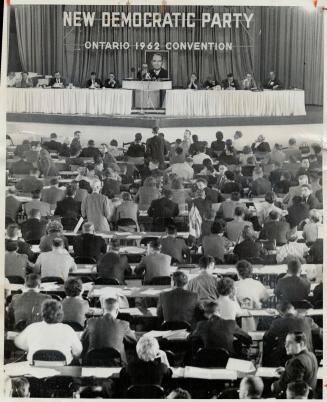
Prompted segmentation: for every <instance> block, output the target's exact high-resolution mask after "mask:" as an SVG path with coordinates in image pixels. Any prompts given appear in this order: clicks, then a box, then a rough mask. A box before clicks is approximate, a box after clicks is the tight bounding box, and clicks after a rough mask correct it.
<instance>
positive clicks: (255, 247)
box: [233, 239, 266, 260]
mask: <svg viewBox="0 0 327 402" xmlns="http://www.w3.org/2000/svg"><path fill="white" fill-rule="evenodd" d="M233 252H234V254H235V255H237V257H238V259H239V260H248V259H250V260H252V259H255V258H263V257H264V255H265V254H266V253H265V251H264V248H263V247H262V245H261V243H260V242H258V241H254V240H251V239H246V240H243V241H242V242H241V243H239V244H237V245H236V246H235V247H234V251H233Z"/></svg>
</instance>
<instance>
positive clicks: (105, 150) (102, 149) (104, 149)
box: [99, 143, 108, 155]
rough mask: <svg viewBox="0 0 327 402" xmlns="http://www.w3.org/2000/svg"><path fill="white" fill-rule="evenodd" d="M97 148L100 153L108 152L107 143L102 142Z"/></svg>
mask: <svg viewBox="0 0 327 402" xmlns="http://www.w3.org/2000/svg"><path fill="white" fill-rule="evenodd" d="M99 150H100V152H101V153H102V155H104V154H106V153H107V152H108V145H107V144H104V143H102V144H100V147H99Z"/></svg>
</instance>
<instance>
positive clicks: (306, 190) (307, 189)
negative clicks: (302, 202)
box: [301, 184, 312, 198]
mask: <svg viewBox="0 0 327 402" xmlns="http://www.w3.org/2000/svg"><path fill="white" fill-rule="evenodd" d="M311 193H312V189H311V186H310V184H302V186H301V195H302V197H305V198H306V197H309V196H310V194H311Z"/></svg>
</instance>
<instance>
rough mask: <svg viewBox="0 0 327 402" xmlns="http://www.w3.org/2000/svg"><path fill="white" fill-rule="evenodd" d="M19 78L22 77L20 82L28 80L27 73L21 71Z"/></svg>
mask: <svg viewBox="0 0 327 402" xmlns="http://www.w3.org/2000/svg"><path fill="white" fill-rule="evenodd" d="M21 76H22V81H26V80H27V78H28V72H27V71H22V73H21Z"/></svg>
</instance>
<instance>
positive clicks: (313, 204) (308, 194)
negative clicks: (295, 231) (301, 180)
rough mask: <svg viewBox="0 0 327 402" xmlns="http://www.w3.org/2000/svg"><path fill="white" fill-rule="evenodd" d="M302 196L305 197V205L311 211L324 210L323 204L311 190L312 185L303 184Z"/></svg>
mask: <svg viewBox="0 0 327 402" xmlns="http://www.w3.org/2000/svg"><path fill="white" fill-rule="evenodd" d="M301 194H302V197H303V202H304V204H305V205H307V206H308V208H309V209H321V208H322V204H321V203H320V202H319V201H318V200H317V198H316V197H315V196H314V195H313V194H312V189H311V186H310V184H303V185H302V186H301Z"/></svg>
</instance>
